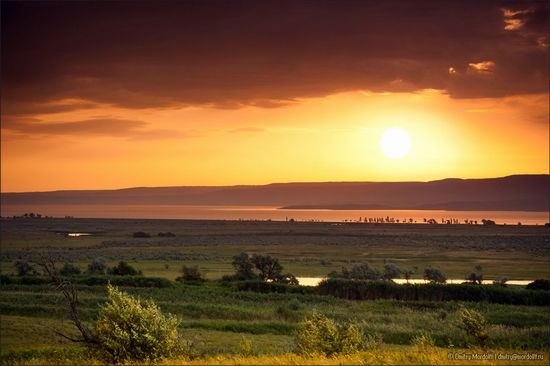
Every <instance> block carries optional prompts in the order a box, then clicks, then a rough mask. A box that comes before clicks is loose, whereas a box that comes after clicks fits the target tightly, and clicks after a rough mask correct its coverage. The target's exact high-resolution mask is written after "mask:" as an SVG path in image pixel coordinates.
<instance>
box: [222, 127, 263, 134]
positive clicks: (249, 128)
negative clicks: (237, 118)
mask: <svg viewBox="0 0 550 366" xmlns="http://www.w3.org/2000/svg"><path fill="white" fill-rule="evenodd" d="M229 132H231V133H239V132H265V128H260V127H242V128H237V129H234V130H231V131H229Z"/></svg>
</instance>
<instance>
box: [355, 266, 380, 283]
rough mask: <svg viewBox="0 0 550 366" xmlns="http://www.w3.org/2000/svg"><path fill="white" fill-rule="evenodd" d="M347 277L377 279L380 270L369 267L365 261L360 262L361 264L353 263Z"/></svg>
mask: <svg viewBox="0 0 550 366" xmlns="http://www.w3.org/2000/svg"><path fill="white" fill-rule="evenodd" d="M349 278H351V279H354V280H379V279H380V271H378V270H377V269H376V268H371V266H370V265H369V264H368V263H367V262H363V263H361V265H357V264H356V265H354V266H353V268H352V269H351V271H350V272H349Z"/></svg>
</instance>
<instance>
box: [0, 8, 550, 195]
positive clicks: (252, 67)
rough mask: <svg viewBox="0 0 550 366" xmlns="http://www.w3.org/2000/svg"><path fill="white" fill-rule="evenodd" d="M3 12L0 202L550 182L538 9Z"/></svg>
mask: <svg viewBox="0 0 550 366" xmlns="http://www.w3.org/2000/svg"><path fill="white" fill-rule="evenodd" d="M1 7H2V9H1V10H2V14H1V31H2V33H1V52H2V53H1V78H2V86H1V87H2V90H1V92H2V94H1V103H2V111H1V118H2V120H1V191H2V192H28V191H53V190H67V189H69V190H73V189H76V190H80V189H118V188H127V187H143V186H149V187H154V186H197V185H206V186H220V185H261V184H269V183H275V182H327V181H331V182H336V181H338V182H340V181H430V180H437V179H444V178H465V179H466V178H492V177H502V176H507V175H512V174H548V173H549V103H548V100H549V74H548V69H549V51H548V42H549V39H548V38H549V17H548V13H549V8H548V2H547V1H538V2H537V1H535V2H527V1H518V2H511V1H481V2H480V1H462V0H459V1H452V0H450V1H443V2H442V1H422V0H420V1H408V0H406V1H397V0H392V1H345V0H344V1H316V0H310V1H269V0H267V1H231V0H229V1H182V2H152V1H143V2H131V1H120V2H98V1H91V2H87V1H77V2H52V1H40V2H27V1H25V2H11V1H2V2H1ZM392 128H400V129H401V130H400V131H403V130H404V131H406V134H408V136H409V142H410V150H406V151H397V152H399V154H394V156H391V155H392V154H391V152H388V151H383V150H382V149H381V144H380V141H381V139H382V136H383V135H384V133H385V132H386V131H387V130H388V129H392ZM390 141H392V140H391V139H390ZM405 145H407V143H404V142H403V141H402V140H397V141H393V147H392V142H390V149H394V150H400V149H401V150H402V149H403V147H404V146H405ZM394 152H395V151H394ZM401 152H402V153H401ZM395 155H399V156H400V157H399V158H396V157H395ZM402 155H403V156H402ZM401 156H402V157H401Z"/></svg>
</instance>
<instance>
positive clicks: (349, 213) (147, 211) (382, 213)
mask: <svg viewBox="0 0 550 366" xmlns="http://www.w3.org/2000/svg"><path fill="white" fill-rule="evenodd" d="M31 212H32V213H35V214H41V215H42V217H44V216H53V217H65V216H72V217H74V218H132V219H197V220H274V221H285V220H290V219H294V220H296V221H325V222H346V221H347V222H350V221H351V222H354V221H359V220H361V221H364V219H365V218H367V220H368V219H369V218H379V219H380V218H383V219H384V220H385V219H386V218H390V219H392V218H393V220H394V221H395V222H397V220H399V222H400V223H402V222H403V221H407V222H409V220H410V219H411V218H412V219H413V222H416V223H423V222H424V219H427V220H429V219H432V218H433V219H435V220H436V221H437V222H438V223H442V220H451V219H454V220H458V222H459V223H460V224H464V221H465V220H469V221H477V222H478V224H481V220H483V219H488V220H493V221H495V222H496V223H497V224H507V225H517V224H518V222H521V224H522V225H537V224H538V225H544V224H545V223H547V222H549V213H548V212H525V211H442V210H320V209H307V210H286V209H278V208H277V207H274V206H187V205H185V206H184V205H2V206H1V216H2V217H13V216H22V215H24V214H25V213H28V214H30V213H31Z"/></svg>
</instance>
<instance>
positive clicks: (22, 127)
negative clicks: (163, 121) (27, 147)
mask: <svg viewBox="0 0 550 366" xmlns="http://www.w3.org/2000/svg"><path fill="white" fill-rule="evenodd" d="M148 126H149V124H148V123H147V122H144V121H140V120H128V119H116V118H95V119H88V120H82V121H71V122H43V121H41V120H39V119H36V118H10V119H7V120H6V121H5V122H3V123H2V128H3V129H6V130H9V131H12V132H16V133H18V134H21V135H27V136H35V137H36V136H56V135H57V136H60V135H63V136H110V137H118V138H127V139H131V140H158V139H169V138H185V137H194V136H197V134H194V133H185V132H182V131H177V130H167V129H148V128H147V127H148Z"/></svg>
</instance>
